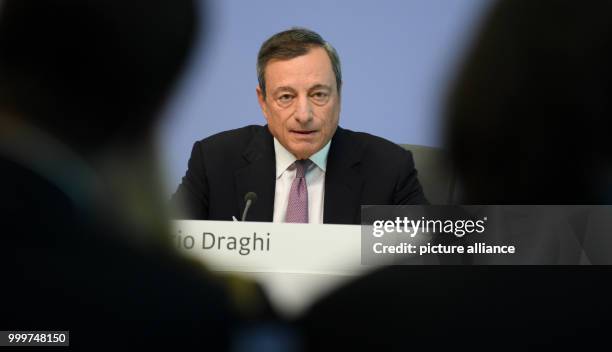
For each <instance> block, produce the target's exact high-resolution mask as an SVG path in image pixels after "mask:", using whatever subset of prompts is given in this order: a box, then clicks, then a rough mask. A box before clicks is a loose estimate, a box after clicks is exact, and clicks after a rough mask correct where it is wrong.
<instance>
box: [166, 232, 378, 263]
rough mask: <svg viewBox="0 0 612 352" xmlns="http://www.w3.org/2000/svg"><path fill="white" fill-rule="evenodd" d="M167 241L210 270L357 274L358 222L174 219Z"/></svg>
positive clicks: (359, 244)
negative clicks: (308, 222) (317, 222)
mask: <svg viewBox="0 0 612 352" xmlns="http://www.w3.org/2000/svg"><path fill="white" fill-rule="evenodd" d="M173 225H174V229H173V234H174V239H173V241H174V242H173V243H174V245H175V246H177V248H179V250H180V251H181V252H183V253H185V254H186V255H187V256H189V257H192V258H197V259H199V260H202V261H203V262H204V263H206V265H208V266H209V267H210V268H211V269H213V270H223V271H237V272H279V273H305V274H329V275H358V274H359V273H361V272H363V271H364V269H366V268H365V267H363V266H362V265H361V227H360V226H359V225H314V224H281V223H266V222H235V221H200V220H180V221H174V222H173Z"/></svg>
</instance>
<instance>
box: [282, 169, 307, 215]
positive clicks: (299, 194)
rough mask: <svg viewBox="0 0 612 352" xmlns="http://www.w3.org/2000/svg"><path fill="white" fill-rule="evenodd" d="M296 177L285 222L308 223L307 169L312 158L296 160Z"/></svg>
mask: <svg viewBox="0 0 612 352" xmlns="http://www.w3.org/2000/svg"><path fill="white" fill-rule="evenodd" d="M294 165H295V179H293V183H291V191H290V192H289V204H287V214H286V215H285V222H299V223H308V188H306V178H305V177H304V176H305V175H306V170H307V169H308V166H309V165H310V160H296V161H295V163H294Z"/></svg>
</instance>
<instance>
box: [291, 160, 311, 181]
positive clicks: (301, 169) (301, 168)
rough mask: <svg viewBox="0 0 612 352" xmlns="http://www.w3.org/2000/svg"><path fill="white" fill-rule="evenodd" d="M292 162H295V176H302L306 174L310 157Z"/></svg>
mask: <svg viewBox="0 0 612 352" xmlns="http://www.w3.org/2000/svg"><path fill="white" fill-rule="evenodd" d="M294 164H295V177H296V178H304V175H306V170H308V166H310V159H306V160H296V161H295V163H294Z"/></svg>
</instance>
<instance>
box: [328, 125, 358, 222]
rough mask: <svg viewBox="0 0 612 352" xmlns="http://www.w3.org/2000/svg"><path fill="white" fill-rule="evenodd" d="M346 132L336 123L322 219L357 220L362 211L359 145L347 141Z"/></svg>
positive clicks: (329, 155)
mask: <svg viewBox="0 0 612 352" xmlns="http://www.w3.org/2000/svg"><path fill="white" fill-rule="evenodd" d="M346 134H347V132H346V131H344V130H343V129H342V128H340V127H338V129H337V130H336V134H335V135H334V138H333V139H332V143H331V146H330V148H329V154H328V156H327V167H326V172H325V203H324V209H323V222H324V223H330V224H354V223H355V224H357V223H359V219H360V215H361V207H360V200H361V186H362V183H363V180H362V177H361V174H360V173H359V163H360V160H361V153H362V149H361V146H359V145H357V146H356V145H350V141H349V140H348V138H347V135H346Z"/></svg>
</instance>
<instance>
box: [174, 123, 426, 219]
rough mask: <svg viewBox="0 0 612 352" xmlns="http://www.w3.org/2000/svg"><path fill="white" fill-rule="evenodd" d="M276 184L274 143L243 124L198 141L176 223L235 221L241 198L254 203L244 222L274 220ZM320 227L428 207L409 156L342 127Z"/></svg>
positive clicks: (261, 130)
mask: <svg viewBox="0 0 612 352" xmlns="http://www.w3.org/2000/svg"><path fill="white" fill-rule="evenodd" d="M275 185H276V158H275V153H274V142H273V137H272V135H271V134H270V132H269V130H268V127H267V126H255V125H252V126H246V127H243V128H239V129H236V130H231V131H226V132H222V133H219V134H216V135H214V136H211V137H209V138H206V139H203V140H201V141H198V142H196V143H195V145H194V146H193V151H192V152H191V158H190V159H189V167H188V169H187V174H186V175H185V176H184V177H183V181H182V183H181V184H180V185H179V187H178V190H177V192H176V193H175V194H174V196H173V203H174V204H175V206H176V207H177V208H179V209H181V211H180V212H179V214H178V215H179V217H180V218H189V219H208V220H231V219H232V216H235V217H236V218H239V217H240V215H241V213H242V211H243V209H244V205H245V201H244V195H245V194H246V193H247V192H255V193H256V194H257V196H258V198H257V201H256V203H255V204H253V206H252V208H251V209H250V210H249V214H248V216H247V220H250V221H272V216H273V210H274V191H275ZM324 201H325V203H324V210H323V222H324V223H335V224H359V223H360V215H361V205H386V204H391V205H396V204H423V203H426V202H427V201H426V199H425V196H424V194H423V189H422V188H421V185H420V184H419V181H418V179H417V171H416V169H415V167H414V161H413V159H412V154H411V153H410V152H409V151H406V150H404V149H402V148H401V147H400V146H398V145H396V144H394V143H391V142H389V141H387V140H385V139H382V138H379V137H375V136H372V135H370V134H367V133H360V132H353V131H350V130H345V129H342V128H340V127H338V129H337V130H336V133H335V135H334V137H333V138H332V143H331V146H330V149H329V154H328V159H327V170H326V173H325V200H324Z"/></svg>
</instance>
